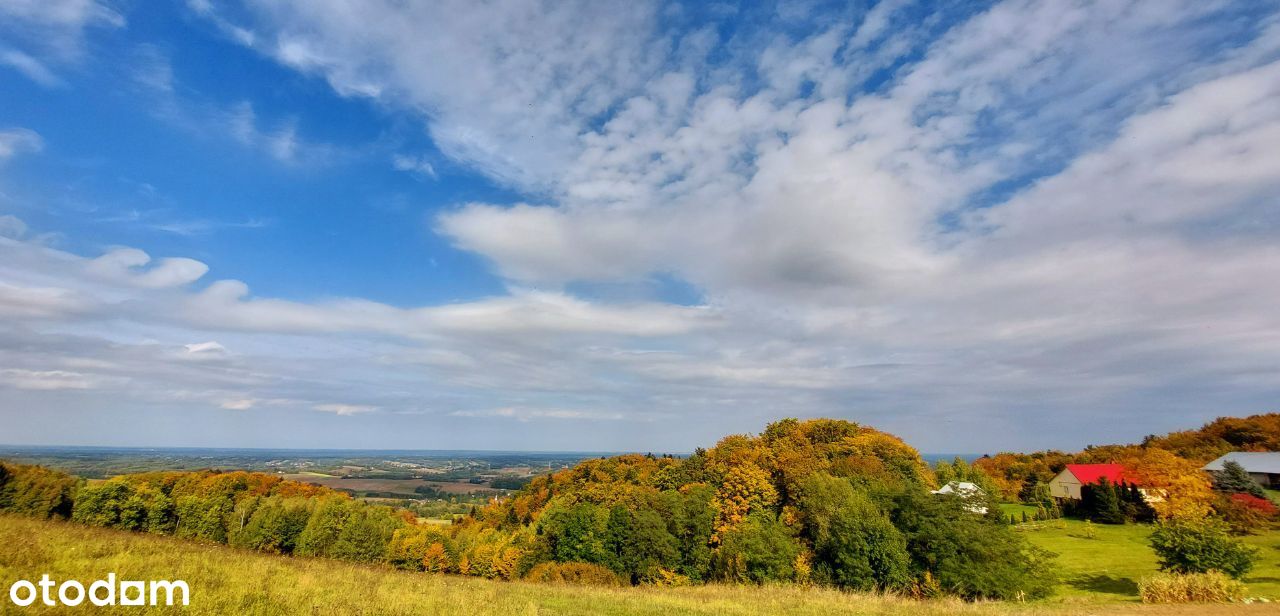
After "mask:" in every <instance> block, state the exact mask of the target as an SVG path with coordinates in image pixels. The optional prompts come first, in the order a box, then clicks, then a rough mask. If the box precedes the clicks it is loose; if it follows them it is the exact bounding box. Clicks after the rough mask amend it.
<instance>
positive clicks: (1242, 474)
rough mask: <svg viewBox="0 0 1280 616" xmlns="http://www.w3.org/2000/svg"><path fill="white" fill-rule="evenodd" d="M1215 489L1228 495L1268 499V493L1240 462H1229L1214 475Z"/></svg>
mask: <svg viewBox="0 0 1280 616" xmlns="http://www.w3.org/2000/svg"><path fill="white" fill-rule="evenodd" d="M1212 475H1213V489H1215V490H1217V491H1219V492H1226V493H1228V494H1251V495H1253V496H1256V497H1258V498H1266V497H1267V493H1266V492H1265V491H1264V490H1263V489H1262V486H1260V485H1258V482H1257V481H1254V479H1253V477H1252V476H1251V475H1249V472H1248V471H1246V470H1244V467H1243V466H1240V463H1239V462H1236V461H1234V460H1227V461H1226V462H1224V463H1223V464H1222V470H1220V471H1215V472H1214V473H1213V474H1212Z"/></svg>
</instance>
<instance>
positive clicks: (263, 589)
mask: <svg viewBox="0 0 1280 616" xmlns="http://www.w3.org/2000/svg"><path fill="white" fill-rule="evenodd" d="M108 572H115V573H116V574H117V575H118V576H122V577H124V578H126V579H143V580H148V579H182V580H185V581H187V582H188V583H189V584H190V585H191V588H192V597H191V599H192V600H191V606H190V607H189V608H187V609H185V610H181V611H182V613H187V614H249V615H257V614H306V613H311V614H360V615H382V614H388V615H390V614H449V615H455V614H468V615H473V614H480V615H483V614H495V615H496V614H519V615H531V614H572V615H578V614H580V615H584V616H585V615H588V614H606V615H608V614H654V615H656V614H722V615H744V616H747V615H754V614H784V613H785V614H800V615H814V616H818V615H826V614H901V615H904V616H906V615H911V616H933V615H938V616H941V615H944V614H961V615H963V614H973V615H987V614H991V615H997V614H1043V615H1046V616H1048V615H1054V616H1073V615H1080V616H1083V615H1093V614H1099V615H1100V614H1117V613H1120V614H1136V613H1142V614H1177V615H1187V616H1190V615H1191V614H1266V613H1276V612H1277V609H1276V607H1275V605H1274V604H1273V605H1233V606H1178V607H1169V606H1143V605H1137V604H1128V605H1125V604H1116V603H1096V602H1088V603H1078V604H1073V603H1060V602H1054V603H1040V604H1026V605H1019V604H1015V603H1004V604H1000V603H987V604H964V603H960V602H957V601H936V602H923V603H922V602H914V601H909V600H904V599H898V598H894V597H883V596H875V595H859V594H848V593H842V592H838V591H834V590H824V589H816V588H800V587H737V586H717V585H710V586H703V587H691V588H675V589H661V588H651V587H650V588H644V587H641V588H617V589H606V588H581V587H567V586H553V585H543V584H531V583H523V582H493V581H487V580H482V579H475V578H464V577H456V576H443V575H429V574H422V573H408V572H402V571H396V570H392V569H389V568H383V567H376V566H359V565H351V564H347V563H342V562H337V561H330V560H321V559H304V558H290V557H282V556H273V555H268V554H261V553H255V552H248V551H242V550H236V549H232V548H228V547H225V546H220V545H203V544H196V543H192V542H188V541H183V540H178V539H174V538H171V537H163V536H155V535H143V534H135V533H129V532H123V531H115V530H106V529H99V528H91V527H85V526H80V525H76V524H68V523H65V522H47V521H38V520H32V519H27V518H19V517H13V516H0V580H3V583H4V584H5V589H6V590H7V587H8V585H9V584H11V583H12V582H13V581H14V580H17V579H38V578H39V576H40V574H42V573H48V574H49V575H50V576H51V577H52V578H53V579H55V580H66V579H77V580H80V581H83V582H85V583H88V582H89V581H92V580H95V579H98V578H100V577H105V576H106V574H107V573H108ZM6 595H7V592H6ZM0 601H2V602H3V603H2V605H3V609H0V612H4V613H22V614H54V613H66V611H67V608H43V607H37V606H32V607H28V608H17V607H14V606H13V605H12V604H10V603H9V602H8V598H7V596H6V597H3V598H0ZM59 610H62V611H59ZM86 611H92V612H94V613H98V612H99V611H102V612H107V613H115V612H119V613H129V614H139V613H169V612H177V611H178V609H176V608H157V609H151V608H145V609H144V608H126V607H120V608H116V609H115V610H114V611H112V610H109V609H100V608H94V609H90V610H86Z"/></svg>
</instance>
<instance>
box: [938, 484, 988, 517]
mask: <svg viewBox="0 0 1280 616" xmlns="http://www.w3.org/2000/svg"><path fill="white" fill-rule="evenodd" d="M933 493H934V494H942V495H954V496H958V497H960V499H961V500H964V501H965V504H964V508H965V511H968V512H970V513H986V512H987V506H986V505H985V504H984V503H985V501H986V499H987V493H986V491H984V490H983V489H982V488H979V487H978V484H976V483H972V482H968V481H952V482H948V483H947V485H945V486H942V487H941V488H938V489H937V490H934V491H933Z"/></svg>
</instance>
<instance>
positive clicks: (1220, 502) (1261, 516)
mask: <svg viewBox="0 0 1280 616" xmlns="http://www.w3.org/2000/svg"><path fill="white" fill-rule="evenodd" d="M1213 510H1214V511H1216V512H1217V513H1218V515H1219V516H1222V519H1223V520H1224V521H1226V523H1227V524H1229V525H1230V526H1231V532H1233V533H1235V534H1237V535H1248V534H1252V533H1254V532H1256V531H1257V530H1259V529H1261V528H1264V527H1266V526H1267V525H1268V524H1269V523H1270V522H1271V521H1272V520H1274V519H1275V517H1276V506H1275V503H1272V502H1271V501H1269V500H1267V499H1265V498H1258V497H1256V496H1253V495H1251V494H1243V493H1239V494H1231V495H1225V494H1219V495H1218V498H1217V500H1216V501H1215V502H1214V504H1213Z"/></svg>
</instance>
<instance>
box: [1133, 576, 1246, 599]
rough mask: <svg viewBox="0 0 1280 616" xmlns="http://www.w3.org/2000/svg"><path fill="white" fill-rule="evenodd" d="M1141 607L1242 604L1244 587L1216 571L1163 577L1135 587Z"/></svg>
mask: <svg viewBox="0 0 1280 616" xmlns="http://www.w3.org/2000/svg"><path fill="white" fill-rule="evenodd" d="M1138 592H1139V594H1141V595H1142V602H1143V603H1233V602H1236V601H1242V600H1244V593H1245V587H1244V584H1243V583H1241V582H1240V581H1239V580H1233V579H1231V578H1230V577H1228V576H1226V575H1223V574H1222V573H1221V572H1218V571H1210V572H1209V573H1165V574H1162V575H1156V576H1153V577H1149V578H1145V579H1143V580H1142V582H1141V583H1139V584H1138Z"/></svg>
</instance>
